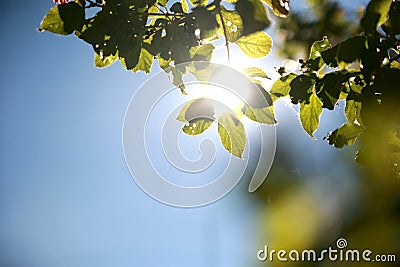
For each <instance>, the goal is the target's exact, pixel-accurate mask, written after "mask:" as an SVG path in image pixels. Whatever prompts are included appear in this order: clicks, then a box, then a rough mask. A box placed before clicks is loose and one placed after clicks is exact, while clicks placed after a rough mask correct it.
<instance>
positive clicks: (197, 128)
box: [182, 119, 214, 135]
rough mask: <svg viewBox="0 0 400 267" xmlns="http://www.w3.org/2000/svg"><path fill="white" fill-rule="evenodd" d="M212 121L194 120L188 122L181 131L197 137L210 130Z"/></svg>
mask: <svg viewBox="0 0 400 267" xmlns="http://www.w3.org/2000/svg"><path fill="white" fill-rule="evenodd" d="M213 122H214V121H213V120H210V119H196V120H192V121H190V122H189V125H185V126H184V127H183V128H182V131H183V132H184V133H185V134H187V135H199V134H202V133H203V132H204V131H205V130H207V129H208V128H210V126H211V125H212V123H213Z"/></svg>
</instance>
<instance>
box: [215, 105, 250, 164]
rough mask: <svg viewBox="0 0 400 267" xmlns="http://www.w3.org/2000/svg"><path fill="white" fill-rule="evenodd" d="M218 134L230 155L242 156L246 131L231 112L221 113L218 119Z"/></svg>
mask: <svg viewBox="0 0 400 267" xmlns="http://www.w3.org/2000/svg"><path fill="white" fill-rule="evenodd" d="M218 134H219V138H220V139H221V143H222V145H223V146H224V147H225V149H226V150H228V151H229V152H230V153H231V154H232V155H234V156H235V157H238V158H242V157H243V152H244V149H245V147H246V131H245V129H244V126H243V124H242V123H241V122H240V120H239V119H238V118H237V117H236V116H235V115H234V114H233V113H223V114H222V115H221V116H220V117H219V119H218Z"/></svg>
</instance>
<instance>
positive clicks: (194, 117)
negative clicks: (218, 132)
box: [176, 98, 215, 135]
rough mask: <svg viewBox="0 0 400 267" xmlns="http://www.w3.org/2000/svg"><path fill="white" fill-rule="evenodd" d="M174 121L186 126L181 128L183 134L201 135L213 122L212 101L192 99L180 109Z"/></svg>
mask: <svg viewBox="0 0 400 267" xmlns="http://www.w3.org/2000/svg"><path fill="white" fill-rule="evenodd" d="M176 119H177V120H178V121H181V122H184V123H185V124H186V125H185V126H184V127H183V128H182V130H183V132H184V133H186V134H188V135H198V134H201V133H203V132H204V131H205V130H207V129H208V128H209V127H210V126H211V124H212V123H213V121H214V120H215V118H214V106H213V101H212V100H210V99H207V98H198V99H193V100H191V101H189V102H188V103H186V105H184V106H183V107H182V109H181V111H180V112H179V115H178V117H177V118H176Z"/></svg>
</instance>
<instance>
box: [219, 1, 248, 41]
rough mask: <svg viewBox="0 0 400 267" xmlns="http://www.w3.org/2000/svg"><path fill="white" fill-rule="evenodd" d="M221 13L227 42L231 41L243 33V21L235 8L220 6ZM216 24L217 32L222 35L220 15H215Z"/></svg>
mask: <svg viewBox="0 0 400 267" xmlns="http://www.w3.org/2000/svg"><path fill="white" fill-rule="evenodd" d="M221 14H222V18H223V22H224V25H225V29H226V39H227V40H228V42H230V43H233V42H235V41H236V40H237V39H239V38H240V37H241V36H242V34H243V21H242V18H241V17H240V15H239V13H238V12H237V11H236V10H227V9H226V8H224V7H223V6H221ZM216 18H217V21H218V24H219V25H220V27H219V28H218V34H219V35H221V36H224V34H225V33H224V29H223V27H222V20H221V17H220V15H217V16H216Z"/></svg>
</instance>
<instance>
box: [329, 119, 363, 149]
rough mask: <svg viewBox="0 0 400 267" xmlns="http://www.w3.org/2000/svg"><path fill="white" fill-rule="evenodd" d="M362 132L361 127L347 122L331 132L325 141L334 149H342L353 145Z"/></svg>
mask: <svg viewBox="0 0 400 267" xmlns="http://www.w3.org/2000/svg"><path fill="white" fill-rule="evenodd" d="M362 131H363V127H361V126H360V125H358V124H355V123H350V122H349V123H346V124H343V125H342V126H341V127H340V128H339V129H336V130H335V131H333V132H331V133H330V134H329V135H328V138H327V139H328V142H329V144H330V145H333V146H335V147H336V148H342V147H344V146H346V145H352V144H354V143H355V142H356V140H357V137H358V136H359V135H360V134H361V133H362Z"/></svg>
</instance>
